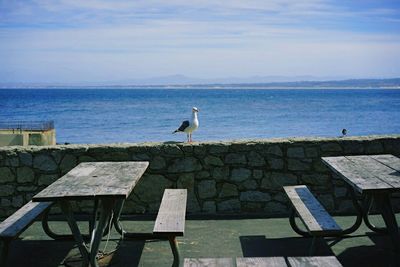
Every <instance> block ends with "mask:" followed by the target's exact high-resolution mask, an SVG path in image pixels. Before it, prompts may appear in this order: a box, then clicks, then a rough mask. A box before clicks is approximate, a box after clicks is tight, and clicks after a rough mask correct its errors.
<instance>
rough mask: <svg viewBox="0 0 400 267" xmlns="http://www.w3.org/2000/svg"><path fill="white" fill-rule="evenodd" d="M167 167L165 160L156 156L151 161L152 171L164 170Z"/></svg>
mask: <svg viewBox="0 0 400 267" xmlns="http://www.w3.org/2000/svg"><path fill="white" fill-rule="evenodd" d="M166 166H167V163H166V162H165V159H164V158H163V157H160V156H155V157H154V158H153V159H152V160H151V161H150V166H149V168H150V169H151V170H162V169H164V168H165V167H166Z"/></svg>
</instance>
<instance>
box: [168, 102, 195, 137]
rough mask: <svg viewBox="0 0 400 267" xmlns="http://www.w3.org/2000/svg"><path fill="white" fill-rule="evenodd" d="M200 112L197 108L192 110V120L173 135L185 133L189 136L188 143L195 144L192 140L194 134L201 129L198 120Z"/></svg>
mask: <svg viewBox="0 0 400 267" xmlns="http://www.w3.org/2000/svg"><path fill="white" fill-rule="evenodd" d="M198 112H199V110H198V109H197V108H196V107H193V108H192V119H191V120H190V121H189V120H187V121H183V122H182V124H181V126H179V128H178V129H176V130H175V131H174V132H173V133H177V132H184V133H186V134H187V141H188V142H189V143H190V142H193V140H192V133H193V132H194V131H195V130H197V128H199V120H198V118H197V113H198Z"/></svg>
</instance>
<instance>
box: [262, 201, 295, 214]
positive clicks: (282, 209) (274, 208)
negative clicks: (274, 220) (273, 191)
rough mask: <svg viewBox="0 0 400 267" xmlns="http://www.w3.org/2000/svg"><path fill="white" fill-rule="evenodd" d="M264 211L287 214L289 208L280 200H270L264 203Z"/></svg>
mask: <svg viewBox="0 0 400 267" xmlns="http://www.w3.org/2000/svg"><path fill="white" fill-rule="evenodd" d="M264 212H267V213H268V214H274V215H278V214H279V215H287V214H289V209H288V207H287V206H286V205H284V204H282V203H280V202H276V201H270V202H267V203H266V204H265V207H264Z"/></svg>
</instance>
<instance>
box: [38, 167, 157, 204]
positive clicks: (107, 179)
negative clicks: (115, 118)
mask: <svg viewBox="0 0 400 267" xmlns="http://www.w3.org/2000/svg"><path fill="white" fill-rule="evenodd" d="M148 165H149V163H148V162H84V163H80V164H79V165H78V166H76V167H75V168H74V169H72V170H71V171H70V172H68V173H67V174H65V175H64V176H63V177H61V178H60V179H58V180H57V181H55V182H54V183H52V184H51V185H49V186H48V187H47V188H45V189H44V190H42V191H41V192H40V193H39V194H37V195H35V196H34V197H33V199H32V200H33V201H48V200H60V199H64V200H65V199H69V200H71V199H77V200H78V199H93V198H96V197H99V198H100V197H113V198H127V197H128V196H129V194H130V193H131V192H132V190H133V188H134V186H135V185H136V184H137V182H138V181H139V179H140V178H141V177H142V175H143V173H144V172H145V170H146V168H147V166H148Z"/></svg>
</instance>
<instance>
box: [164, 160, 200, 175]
mask: <svg viewBox="0 0 400 267" xmlns="http://www.w3.org/2000/svg"><path fill="white" fill-rule="evenodd" d="M201 169H202V166H201V164H200V162H199V160H198V159H196V158H193V157H187V158H178V159H175V160H174V162H173V163H172V165H171V166H170V167H169V168H168V172H169V173H179V172H194V171H200V170H201Z"/></svg>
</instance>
